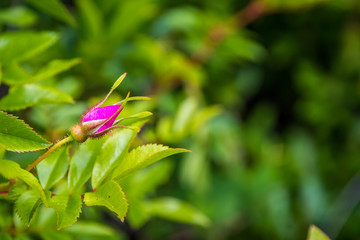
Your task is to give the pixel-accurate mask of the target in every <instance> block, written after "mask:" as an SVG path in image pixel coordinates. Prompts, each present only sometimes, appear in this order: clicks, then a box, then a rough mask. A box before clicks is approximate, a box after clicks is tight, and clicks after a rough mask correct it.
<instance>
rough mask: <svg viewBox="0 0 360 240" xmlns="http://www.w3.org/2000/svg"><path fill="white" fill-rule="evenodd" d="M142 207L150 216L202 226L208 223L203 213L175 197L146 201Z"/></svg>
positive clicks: (206, 225)
mask: <svg viewBox="0 0 360 240" xmlns="http://www.w3.org/2000/svg"><path fill="white" fill-rule="evenodd" d="M144 207H145V208H146V211H147V212H148V213H149V214H150V215H152V216H157V217H161V218H164V219H168V220H172V221H175V222H182V223H188V224H194V225H199V226H202V227H208V226H209V225H210V220H209V219H208V218H207V217H206V216H205V215H204V214H203V213H201V212H200V211H199V210H197V209H196V208H194V207H193V206H191V205H189V204H188V203H185V202H183V201H180V200H178V199H175V198H169V197H164V198H157V199H153V200H151V201H146V202H144Z"/></svg>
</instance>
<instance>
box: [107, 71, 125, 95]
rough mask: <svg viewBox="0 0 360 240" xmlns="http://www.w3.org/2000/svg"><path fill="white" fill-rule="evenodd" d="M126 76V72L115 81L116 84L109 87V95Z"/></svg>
mask: <svg viewBox="0 0 360 240" xmlns="http://www.w3.org/2000/svg"><path fill="white" fill-rule="evenodd" d="M126 74H127V72H125V73H124V74H123V75H121V76H120V77H119V78H118V79H117V80H116V82H115V83H114V85H113V86H112V87H111V90H110V93H111V92H112V91H114V90H115V88H117V87H118V86H119V85H120V84H121V83H122V81H123V80H124V78H125V77H126Z"/></svg>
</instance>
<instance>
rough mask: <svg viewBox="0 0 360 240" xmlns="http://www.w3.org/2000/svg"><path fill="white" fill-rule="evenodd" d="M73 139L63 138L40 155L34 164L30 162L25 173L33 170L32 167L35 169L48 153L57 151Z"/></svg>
mask: <svg viewBox="0 0 360 240" xmlns="http://www.w3.org/2000/svg"><path fill="white" fill-rule="evenodd" d="M72 140H73V138H72V137H71V136H69V137H67V138H64V139H63V140H61V141H59V142H57V143H55V144H54V145H53V146H52V147H51V148H49V150H47V151H46V152H45V153H44V154H43V155H41V156H40V157H39V158H38V159H36V160H35V161H34V162H32V163H31V164H30V165H29V166H28V167H27V168H26V171H31V169H33V168H34V167H36V165H38V164H39V163H40V162H41V161H42V160H44V159H45V158H46V157H47V156H49V155H50V153H52V152H53V151H55V150H56V149H58V148H59V147H61V146H62V145H64V144H66V143H68V142H70V141H72Z"/></svg>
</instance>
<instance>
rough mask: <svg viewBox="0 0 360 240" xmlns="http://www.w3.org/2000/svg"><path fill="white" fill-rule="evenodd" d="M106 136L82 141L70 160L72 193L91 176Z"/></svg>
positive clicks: (70, 188)
mask: <svg viewBox="0 0 360 240" xmlns="http://www.w3.org/2000/svg"><path fill="white" fill-rule="evenodd" d="M105 139H106V137H103V138H100V139H88V140H87V141H86V142H84V143H82V144H81V145H80V147H79V149H78V150H77V151H76V152H75V154H74V156H73V157H72V159H71V162H70V170H69V175H68V185H69V190H70V193H71V192H73V190H76V189H78V188H80V187H81V186H82V185H84V184H85V183H86V181H87V180H88V179H89V178H90V176H91V173H92V170H93V167H94V163H95V159H96V157H97V156H98V155H99V152H100V149H101V147H102V145H103V143H104V141H105Z"/></svg>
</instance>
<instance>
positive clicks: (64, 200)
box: [49, 192, 82, 230]
mask: <svg viewBox="0 0 360 240" xmlns="http://www.w3.org/2000/svg"><path fill="white" fill-rule="evenodd" d="M81 206H82V200H81V195H80V194H72V195H69V193H67V192H66V193H62V194H58V195H55V196H51V197H50V199H49V207H51V208H53V209H55V211H56V215H57V229H58V230H59V229H62V228H65V227H69V226H71V225H73V224H74V223H75V222H76V221H77V219H78V217H79V215H80V212H81Z"/></svg>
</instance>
